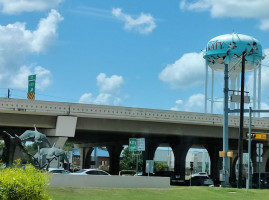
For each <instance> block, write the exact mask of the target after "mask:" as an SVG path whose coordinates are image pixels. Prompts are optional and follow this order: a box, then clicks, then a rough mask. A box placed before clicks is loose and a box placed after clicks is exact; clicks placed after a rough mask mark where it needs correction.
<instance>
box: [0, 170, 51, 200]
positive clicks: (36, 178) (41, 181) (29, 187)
mask: <svg viewBox="0 0 269 200" xmlns="http://www.w3.org/2000/svg"><path fill="white" fill-rule="evenodd" d="M48 184H49V175H48V173H47V172H43V171H40V170H37V169H35V168H34V167H33V166H32V165H25V167H24V168H22V167H19V165H15V166H14V167H12V168H5V169H0V199H1V200H48V199H50V198H49V196H48V195H47V194H46V193H45V187H46V186H47V185H48Z"/></svg>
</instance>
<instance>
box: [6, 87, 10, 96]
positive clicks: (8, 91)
mask: <svg viewBox="0 0 269 200" xmlns="http://www.w3.org/2000/svg"><path fill="white" fill-rule="evenodd" d="M9 97H10V89H9V88H8V89H7V98H9Z"/></svg>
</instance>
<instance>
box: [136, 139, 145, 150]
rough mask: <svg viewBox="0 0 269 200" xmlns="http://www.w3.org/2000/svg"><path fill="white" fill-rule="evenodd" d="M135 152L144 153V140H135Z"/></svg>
mask: <svg viewBox="0 0 269 200" xmlns="http://www.w3.org/2000/svg"><path fill="white" fill-rule="evenodd" d="M136 145H137V151H145V138H137V139H136Z"/></svg>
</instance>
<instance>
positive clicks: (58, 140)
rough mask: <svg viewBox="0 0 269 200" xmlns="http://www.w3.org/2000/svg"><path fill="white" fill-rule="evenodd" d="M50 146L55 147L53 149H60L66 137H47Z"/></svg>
mask: <svg viewBox="0 0 269 200" xmlns="http://www.w3.org/2000/svg"><path fill="white" fill-rule="evenodd" d="M47 138H48V141H49V142H50V144H51V146H53V145H55V147H57V148H60V149H62V148H63V146H64V144H65V142H66V141H67V139H68V137H47Z"/></svg>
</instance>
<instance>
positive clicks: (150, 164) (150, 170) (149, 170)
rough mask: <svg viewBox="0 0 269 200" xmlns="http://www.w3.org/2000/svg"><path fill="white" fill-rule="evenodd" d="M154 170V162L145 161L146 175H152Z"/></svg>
mask: <svg viewBox="0 0 269 200" xmlns="http://www.w3.org/2000/svg"><path fill="white" fill-rule="evenodd" d="M153 169H154V161H153V160H146V173H153Z"/></svg>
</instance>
